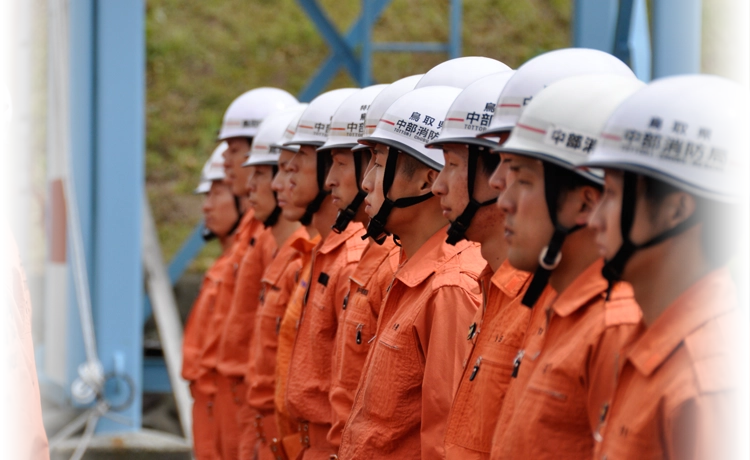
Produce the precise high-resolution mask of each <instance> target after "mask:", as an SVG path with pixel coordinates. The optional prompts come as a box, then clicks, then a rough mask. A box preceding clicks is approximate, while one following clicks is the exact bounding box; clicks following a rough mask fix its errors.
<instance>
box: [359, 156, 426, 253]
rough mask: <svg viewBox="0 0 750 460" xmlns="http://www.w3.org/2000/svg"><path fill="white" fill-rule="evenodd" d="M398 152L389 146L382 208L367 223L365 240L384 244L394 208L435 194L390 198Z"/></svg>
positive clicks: (408, 205)
mask: <svg viewBox="0 0 750 460" xmlns="http://www.w3.org/2000/svg"><path fill="white" fill-rule="evenodd" d="M398 153H399V151H398V150H397V149H395V148H393V147H388V159H387V160H386V162H385V170H384V171H383V204H382V205H381V206H380V210H379V211H378V213H377V214H376V215H375V217H373V218H372V219H370V223H369V224H368V225H367V233H365V234H364V235H363V236H362V239H363V240H365V239H367V238H372V239H373V240H374V241H375V242H376V243H377V244H383V242H385V239H386V238H387V237H388V235H389V233H388V232H387V231H386V229H385V226H386V223H387V222H388V216H389V215H390V214H391V211H392V210H393V209H394V208H408V207H411V206H414V205H416V204H419V203H422V202H424V201H427V200H429V199H430V198H432V197H433V196H434V195H433V194H432V192H428V193H425V194H424V195H420V196H412V197H405V198H399V199H397V200H395V201H393V200H391V199H390V198H388V192H389V191H390V190H391V186H392V185H393V179H394V178H395V176H396V160H397V159H398Z"/></svg>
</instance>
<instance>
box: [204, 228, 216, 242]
mask: <svg viewBox="0 0 750 460" xmlns="http://www.w3.org/2000/svg"><path fill="white" fill-rule="evenodd" d="M201 238H203V241H205V242H209V241H211V240H214V239H216V233H214V232H212V231H211V230H210V229H209V228H208V227H203V230H201Z"/></svg>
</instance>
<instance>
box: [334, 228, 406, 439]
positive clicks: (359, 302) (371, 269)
mask: <svg viewBox="0 0 750 460" xmlns="http://www.w3.org/2000/svg"><path fill="white" fill-rule="evenodd" d="M400 255H401V249H400V248H399V247H398V246H396V244H395V243H394V242H393V240H392V239H388V240H386V241H385V242H384V243H383V244H382V245H379V244H376V243H375V242H374V241H370V243H369V244H368V245H367V247H366V248H365V250H364V252H363V253H362V258H361V259H360V261H359V263H358V264H357V268H356V269H355V270H354V273H353V274H352V276H351V277H350V284H349V292H348V294H347V296H346V300H345V304H344V309H343V310H344V311H343V312H342V313H341V317H340V318H339V324H338V331H337V332H336V346H335V354H334V361H333V375H332V377H331V392H330V395H329V397H330V401H331V407H332V408H333V415H334V419H333V425H332V427H331V431H330V432H329V433H328V441H329V442H330V443H331V445H333V446H336V447H338V446H339V445H340V444H341V432H342V431H343V430H344V425H345V424H346V421H347V420H348V419H349V413H350V412H351V410H352V405H353V404H354V393H355V392H356V391H357V384H358V383H359V377H360V375H362V368H363V367H364V365H365V359H366V358H367V352H368V351H369V350H370V344H371V342H370V339H371V338H372V337H374V336H375V331H376V329H377V325H378V315H379V314H380V307H381V305H382V304H383V299H384V298H385V295H386V289H388V286H389V285H390V284H391V281H393V276H394V273H395V272H396V269H397V268H398V262H399V258H400Z"/></svg>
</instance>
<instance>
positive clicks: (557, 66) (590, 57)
mask: <svg viewBox="0 0 750 460" xmlns="http://www.w3.org/2000/svg"><path fill="white" fill-rule="evenodd" d="M586 74H610V75H621V76H623V77H635V74H634V73H633V71H632V70H630V68H629V67H628V66H627V65H625V63H623V62H622V61H620V60H619V59H617V58H616V57H614V56H612V55H611V54H608V53H605V52H603V51H598V50H592V49H586V48H566V49H561V50H555V51H550V52H548V53H544V54H542V55H539V56H537V57H535V58H533V59H531V60H529V61H527V62H526V63H524V64H523V65H522V66H521V67H519V68H518V71H517V72H516V74H515V75H513V78H511V79H510V80H509V81H508V83H507V84H506V85H505V88H503V92H502V93H500V97H499V98H498V100H497V104H496V105H495V116H494V117H493V118H492V123H491V124H490V127H489V128H488V129H487V131H485V132H484V133H483V134H482V135H483V136H487V135H497V134H499V133H502V132H507V131H510V130H511V129H513V126H515V124H516V122H517V121H518V118H519V117H520V116H521V113H522V112H523V110H524V108H525V107H526V105H527V104H528V103H529V101H531V99H532V98H533V97H534V96H535V95H536V94H537V93H538V92H539V91H541V90H542V89H543V88H545V87H547V86H549V85H551V84H552V83H554V82H556V81H559V80H562V79H563V78H567V77H573V76H576V75H586Z"/></svg>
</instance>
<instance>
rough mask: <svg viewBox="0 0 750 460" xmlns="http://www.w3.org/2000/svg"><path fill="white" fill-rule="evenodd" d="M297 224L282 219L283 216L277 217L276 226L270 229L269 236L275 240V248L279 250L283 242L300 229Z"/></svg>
mask: <svg viewBox="0 0 750 460" xmlns="http://www.w3.org/2000/svg"><path fill="white" fill-rule="evenodd" d="M300 225H301V224H300V223H299V222H292V221H290V220H286V219H284V217H283V216H279V218H278V220H277V221H276V224H274V225H273V226H272V227H271V235H273V239H274V240H276V247H277V248H280V247H281V245H282V244H284V242H285V241H286V240H287V239H289V237H290V236H292V233H294V232H296V231H297V229H298V228H299V227H300Z"/></svg>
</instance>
